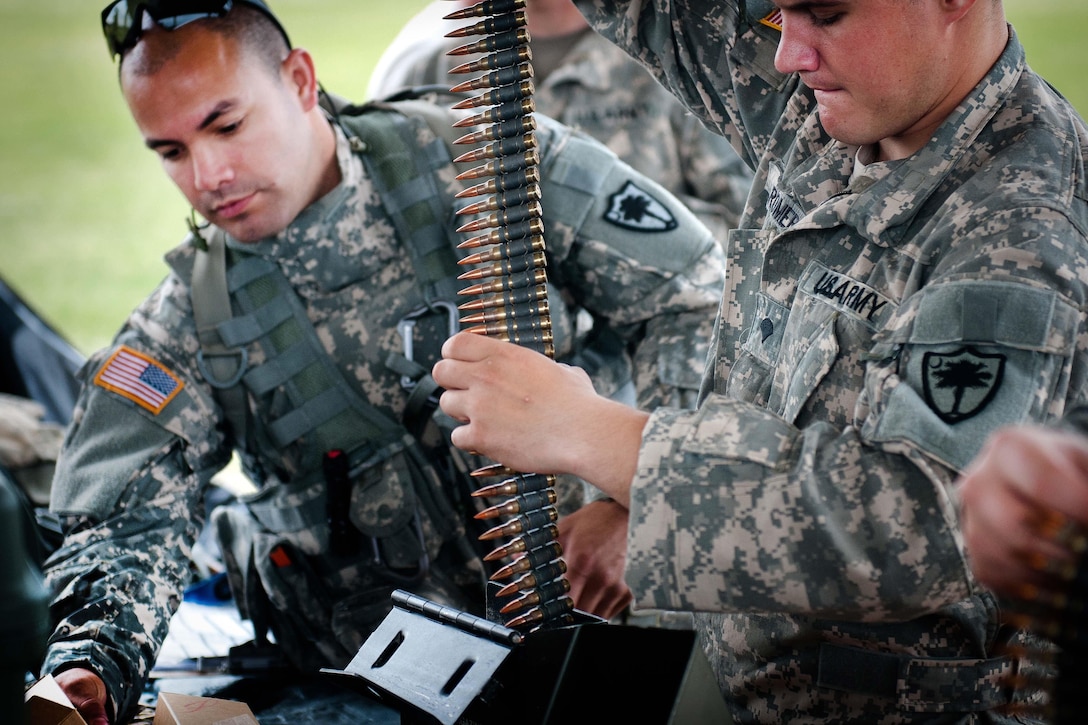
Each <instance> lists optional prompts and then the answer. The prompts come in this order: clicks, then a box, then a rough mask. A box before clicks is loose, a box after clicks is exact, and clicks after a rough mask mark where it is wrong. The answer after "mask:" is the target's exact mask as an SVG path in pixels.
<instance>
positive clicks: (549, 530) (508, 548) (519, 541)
mask: <svg viewBox="0 0 1088 725" xmlns="http://www.w3.org/2000/svg"><path fill="white" fill-rule="evenodd" d="M557 538H559V527H558V526H556V525H555V524H548V525H547V526H542V527H540V528H539V529H533V530H532V531H526V532H525V533H524V534H522V535H521V536H519V537H517V538H515V539H514V540H513V541H511V542H509V543H508V544H506V545H505V546H500V547H499V548H497V549H495V550H494V551H491V552H490V553H488V554H487V555H486V556H484V561H496V560H498V559H504V558H506V557H508V556H513V555H514V554H520V553H522V552H524V551H528V550H529V549H533V548H536V547H538V546H543V545H544V544H546V543H548V542H549V541H551V540H552V539H557Z"/></svg>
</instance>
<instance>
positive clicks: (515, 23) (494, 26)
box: [446, 10, 525, 55]
mask: <svg viewBox="0 0 1088 725" xmlns="http://www.w3.org/2000/svg"><path fill="white" fill-rule="evenodd" d="M522 27H525V11H524V10H517V11H515V12H513V13H504V14H502V15H496V16H494V17H490V18H486V19H484V20H481V21H480V22H478V23H473V24H472V25H466V26H465V27H463V28H458V29H457V30H451V31H450V32H448V33H446V37H447V38H467V37H469V36H472V35H494V34H500V33H504V32H507V31H510V30H516V29H518V28H522ZM451 55H452V53H451Z"/></svg>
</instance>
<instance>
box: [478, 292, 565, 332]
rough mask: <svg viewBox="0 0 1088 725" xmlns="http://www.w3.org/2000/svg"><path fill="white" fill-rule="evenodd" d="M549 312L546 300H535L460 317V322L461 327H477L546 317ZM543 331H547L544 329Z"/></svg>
mask: <svg viewBox="0 0 1088 725" xmlns="http://www.w3.org/2000/svg"><path fill="white" fill-rule="evenodd" d="M550 312H551V311H550V310H549V309H548V300H547V299H543V300H537V301H534V302H526V303H523V304H520V305H511V306H509V307H504V308H502V309H501V310H500V309H497V308H495V309H490V310H484V311H483V312H477V313H475V314H472V315H467V316H465V317H462V318H461V320H460V322H461V324H462V325H479V324H488V323H491V322H504V321H505V320H514V319H521V320H525V319H530V320H531V319H533V318H534V317H546V316H547V315H548V314H549V313H550ZM545 329H547V328H546V327H545Z"/></svg>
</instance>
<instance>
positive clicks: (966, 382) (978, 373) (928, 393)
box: [922, 347, 1005, 424]
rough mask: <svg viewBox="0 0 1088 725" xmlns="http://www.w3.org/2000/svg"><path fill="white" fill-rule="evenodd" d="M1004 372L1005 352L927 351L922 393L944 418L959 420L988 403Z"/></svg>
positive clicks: (968, 348)
mask: <svg viewBox="0 0 1088 725" xmlns="http://www.w3.org/2000/svg"><path fill="white" fill-rule="evenodd" d="M1004 374H1005V356H1004V355H987V354H985V353H981V352H979V351H978V350H976V349H974V348H973V347H961V348H960V349H959V350H956V351H955V352H949V353H938V352H927V353H926V354H925V355H924V356H923V358H922V389H923V390H922V392H923V393H924V395H925V399H926V405H928V406H929V407H930V409H931V410H932V411H933V412H934V413H936V414H937V416H938V417H939V418H940V419H941V420H943V421H944V422H945V423H948V424H953V423H959V422H960V421H963V420H967V419H968V418H970V417H972V416H975V415H978V414H979V413H981V412H982V410H983V409H984V408H985V407H986V406H987V405H989V403H990V401H992V400H993V399H994V397H995V396H996V395H997V391H998V390H999V389H1000V387H1001V380H1002V378H1003V377H1004Z"/></svg>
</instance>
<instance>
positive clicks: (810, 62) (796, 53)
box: [774, 18, 820, 73]
mask: <svg viewBox="0 0 1088 725" xmlns="http://www.w3.org/2000/svg"><path fill="white" fill-rule="evenodd" d="M796 25H797V24H796V23H790V22H789V20H787V19H785V18H784V19H783V20H782V39H781V40H779V41H778V50H777V51H775V54H774V67H775V69H776V70H778V72H779V73H799V72H802V71H814V70H816V69H817V68H819V66H820V54H819V53H818V52H816V48H815V47H813V45H812V43H811V42H809V39H808V38H807V37H806V35H805V33H804V31H802V30H801V29H800V28H798V27H796ZM791 26H793V27H791Z"/></svg>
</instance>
